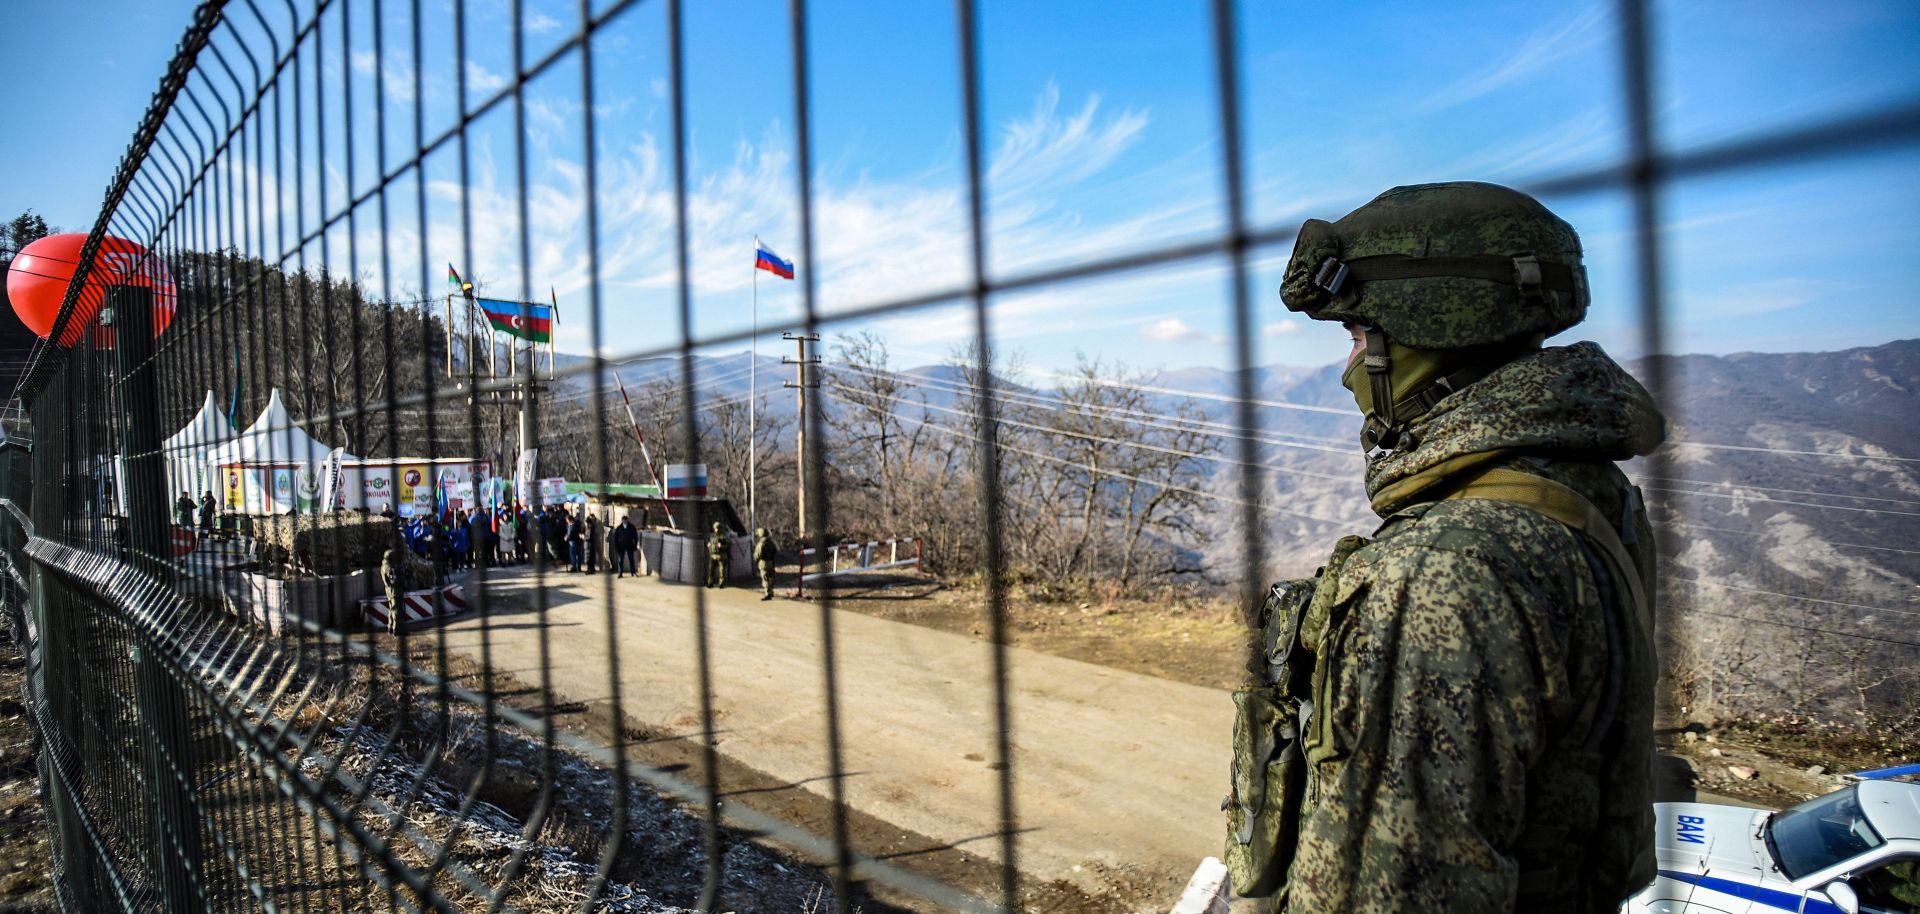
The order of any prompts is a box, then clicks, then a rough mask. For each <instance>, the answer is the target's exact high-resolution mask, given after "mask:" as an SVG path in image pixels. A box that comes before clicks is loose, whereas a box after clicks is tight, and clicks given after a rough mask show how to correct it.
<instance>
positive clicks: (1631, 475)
mask: <svg viewBox="0 0 1920 914" xmlns="http://www.w3.org/2000/svg"><path fill="white" fill-rule="evenodd" d="M1627 478H1628V479H1650V480H1654V481H1656V482H1677V483H1692V484H1694V485H1700V486H1727V487H1730V488H1741V489H1758V490H1760V491H1762V492H1781V493H1784V494H1787V495H1816V496H1819V497H1821V498H1853V499H1858V500H1860V501H1884V502H1891V503H1893V504H1897V505H1920V499H1911V498H1880V497H1877V496H1873V495H1848V494H1846V493H1843V492H1816V491H1813V490H1810V489H1781V488H1776V487H1774V486H1762V485H1755V484H1753V483H1745V482H1733V481H1731V480H1712V479H1687V478H1685V477H1680V476H1646V475H1643V474H1640V473H1628V474H1627ZM1670 491H1678V490H1670Z"/></svg>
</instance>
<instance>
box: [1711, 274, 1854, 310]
mask: <svg viewBox="0 0 1920 914" xmlns="http://www.w3.org/2000/svg"><path fill="white" fill-rule="evenodd" d="M1823 286H1824V289H1823ZM1823 290H1824V291H1832V284H1831V283H1826V284H1819V283H1815V282H1813V281H1812V280H1808V279H1804V278H1800V277H1792V276H1789V277H1781V278H1778V279H1763V280H1759V281H1757V282H1750V283H1744V284H1741V285H1738V286H1733V287H1731V288H1726V289H1720V290H1717V291H1716V292H1715V293H1714V294H1712V295H1709V296H1703V297H1701V298H1699V299H1697V300H1695V301H1692V302H1685V303H1683V306H1684V305H1688V304H1690V305H1692V306H1693V307H1695V308H1698V309H1699V310H1700V311H1701V312H1702V313H1704V314H1707V315H1712V316H1715V317H1751V316H1753V315H1756V314H1772V313H1773V312H1775V311H1785V310H1787V309H1788V308H1797V307H1799V306H1801V305H1804V304H1806V303H1808V302H1810V301H1813V300H1815V299H1816V298H1818V297H1819V295H1820V293H1821V292H1822V291H1823Z"/></svg>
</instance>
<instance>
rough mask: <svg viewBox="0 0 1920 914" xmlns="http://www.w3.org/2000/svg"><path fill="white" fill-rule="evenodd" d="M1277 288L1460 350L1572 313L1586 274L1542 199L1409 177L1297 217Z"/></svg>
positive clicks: (1580, 313) (1336, 315)
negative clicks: (1325, 216) (1345, 209)
mask: <svg viewBox="0 0 1920 914" xmlns="http://www.w3.org/2000/svg"><path fill="white" fill-rule="evenodd" d="M1280 298H1281V300H1282V301H1284V302H1285V303H1286V306H1287V307H1288V308H1289V309H1291V310H1294V311H1299V312H1303V313H1305V314H1306V315H1307V316H1308V317H1310V318H1313V319H1315V320H1324V321H1344V322H1350V323H1355V324H1364V325H1367V326H1370V327H1377V328H1379V329H1380V330H1382V331H1384V332H1385V333H1386V335H1387V336H1388V337H1390V338H1391V339H1393V340H1394V341H1395V342H1398V343H1401V344H1402V345H1406V346H1412V347H1415V348H1420V349H1462V348H1466V347H1471V346H1485V345H1491V344H1495V343H1502V342H1506V341H1509V340H1515V339H1520V338H1525V337H1536V336H1537V337H1546V336H1552V335H1553V334H1555V333H1559V332H1560V331H1562V330H1565V329H1567V328H1568V327H1571V326H1573V325H1574V324H1577V323H1579V322H1580V321H1581V319H1582V318H1584V317H1586V314H1587V274H1586V269H1585V268H1584V267H1582V266H1581V264H1580V237H1579V235H1577V234H1576V233H1575V232H1574V230H1573V226H1570V225H1568V224H1567V223H1566V222H1565V220H1562V219H1561V218H1560V217H1558V216H1555V215H1554V214H1553V213H1552V212H1551V211H1549V210H1548V209H1547V208H1546V207H1545V206H1542V205H1541V204H1540V201H1538V200H1535V199H1533V198H1532V197H1529V196H1527V195H1526V194H1523V193H1521V192H1519V191H1517V190H1513V189H1512V188H1507V187H1501V186H1500V185H1498V184H1484V183H1480V182H1477V181H1451V182H1447V183H1444V184H1410V185H1406V186H1404V187H1395V188H1392V189H1391V190H1388V191H1387V192H1386V193H1383V194H1381V195H1380V196H1378V197H1375V198H1373V200H1372V201H1370V202H1368V203H1367V204H1366V205H1365V206H1362V207H1360V208H1359V209H1356V210H1354V211H1353V212H1351V213H1348V214H1347V215H1345V216H1343V217H1341V219H1340V220H1339V221H1338V222H1325V221H1322V220H1319V219H1308V220H1307V221H1306V223H1305V224H1303V225H1301V226H1300V234H1299V237H1298V238H1296V239H1295V241H1294V245H1293V257H1292V259H1291V260H1289V261H1288V263H1287V272H1286V277H1285V278H1284V279H1283V280H1282V282H1281V285H1280Z"/></svg>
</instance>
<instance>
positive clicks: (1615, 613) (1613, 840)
mask: <svg viewBox="0 0 1920 914" xmlns="http://www.w3.org/2000/svg"><path fill="white" fill-rule="evenodd" d="M1475 463H1478V464H1479V465H1478V466H1473V467H1472V468H1470V469H1468V468H1464V467H1460V468H1457V469H1459V470H1463V472H1461V473H1460V477H1461V478H1460V481H1457V482H1456V481H1454V480H1448V483H1449V488H1450V491H1449V492H1448V494H1446V495H1445V496H1443V497H1442V498H1440V499H1439V500H1441V501H1448V500H1454V499H1466V498H1481V499H1489V500H1493V501H1500V502H1505V503H1508V504H1512V505H1517V506H1519V507H1523V508H1526V509H1529V510H1532V511H1535V512H1538V513H1540V514H1543V515H1546V516H1547V517H1550V518H1552V519H1553V520H1555V521H1558V522H1559V523H1561V524H1564V525H1565V526H1567V527H1569V528H1571V529H1572V530H1574V531H1575V532H1576V533H1578V534H1580V542H1581V543H1582V553H1583V555H1584V557H1585V559H1586V562H1587V564H1588V566H1589V570H1590V571H1591V573H1592V575H1593V578H1594V581H1595V582H1596V584H1597V585H1598V587H1599V590H1600V594H1601V598H1602V602H1603V603H1604V604H1605V606H1606V609H1607V612H1606V614H1605V629H1606V633H1607V668H1606V669H1607V675H1606V680H1605V685H1604V687H1603V692H1602V696H1601V700H1600V710H1599V712H1598V713H1597V714H1596V715H1595V718H1594V722H1593V726H1592V728H1591V730H1590V732H1589V733H1588V735H1587V738H1586V745H1585V747H1586V748H1587V749H1588V751H1590V752H1594V753H1598V754H1601V755H1609V754H1611V753H1610V752H1609V749H1610V748H1611V747H1613V746H1617V745H1618V744H1619V743H1620V741H1621V736H1622V734H1621V727H1620V715H1619V713H1618V712H1619V706H1620V693H1621V689H1622V679H1623V675H1624V670H1625V669H1626V664H1627V662H1628V661H1629V659H1630V658H1628V657H1627V656H1626V655H1627V654H1628V653H1629V652H1631V651H1635V650H1638V648H1636V647H1635V646H1636V645H1645V646H1649V647H1650V646H1651V644H1652V617H1651V606H1650V604H1649V602H1648V597H1647V593H1646V586H1647V581H1646V579H1645V578H1644V577H1643V576H1642V574H1641V573H1640V568H1639V566H1638V564H1637V563H1636V562H1635V561H1634V559H1633V556H1632V555H1631V553H1629V552H1628V551H1627V548H1626V545H1625V542H1623V541H1622V538H1621V536H1620V533H1619V532H1618V531H1617V530H1616V528H1615V526H1614V524H1613V523H1612V522H1611V521H1609V520H1608V519H1607V518H1606V517H1605V516H1603V515H1602V514H1601V512H1600V511H1599V509H1597V508H1595V507H1594V506H1593V504H1592V503H1591V502H1590V501H1588V500H1587V499H1586V498H1585V497H1584V496H1582V495H1581V494H1580V493H1578V492H1576V491H1574V490H1573V489H1571V488H1569V487H1567V486H1564V485H1561V484H1560V483H1557V482H1554V481H1553V480H1550V479H1546V478H1544V477H1541V476H1535V475H1533V474H1530V473H1524V472H1519V471H1516V470H1509V469H1504V468H1500V467H1493V468H1486V466H1485V463H1484V462H1481V461H1475ZM1436 488H1437V487H1436ZM1633 494H1635V495H1637V492H1634V493H1633ZM1433 504H1434V502H1432V501H1427V502H1423V503H1421V504H1419V505H1416V506H1414V507H1412V508H1409V509H1407V510H1406V512H1402V513H1407V512H1412V511H1424V510H1425V509H1427V508H1430V507H1431V506H1432V505H1433ZM1640 510H1641V509H1640V507H1639V499H1638V498H1637V497H1635V498H1629V499H1627V501H1626V510H1625V512H1623V517H1622V518H1621V525H1620V526H1621V529H1625V530H1627V531H1633V530H1635V529H1636V528H1637V525H1638V522H1639V520H1640V517H1639V512H1640ZM1399 516H1401V514H1399V513H1397V514H1395V515H1393V516H1392V517H1389V518H1388V519H1387V520H1388V522H1391V521H1392V520H1393V519H1394V518H1396V517H1399ZM1384 526H1385V524H1384V523H1383V524H1382V527H1384ZM1629 535H1631V534H1629ZM1367 543H1368V541H1367V540H1365V539H1362V538H1361V537H1357V536H1348V537H1343V538H1342V539H1341V540H1340V541H1339V543H1337V544H1336V545H1335V546H1334V552H1333V555H1332V556H1331V557H1330V558H1329V560H1328V563H1327V564H1326V565H1325V566H1322V567H1321V568H1320V569H1319V570H1317V571H1316V572H1315V573H1314V577H1313V578H1311V579H1307V580H1300V581H1287V582H1282V583H1279V584H1275V585H1273V587H1272V588H1271V589H1270V590H1269V591H1268V595H1267V598H1266V601H1265V603H1264V605H1263V606H1262V608H1261V613H1260V618H1259V620H1258V625H1259V637H1260V639H1261V640H1260V647H1261V651H1260V652H1259V660H1257V661H1256V662H1255V663H1254V666H1255V669H1252V670H1250V671H1249V672H1250V673H1251V675H1250V677H1249V679H1250V682H1249V684H1248V685H1247V686H1246V687H1245V688H1242V689H1240V690H1238V691H1236V692H1234V693H1233V701H1234V708H1235V718H1234V729H1233V763H1232V770H1231V781H1230V790H1231V792H1230V793H1229V794H1228V795H1227V797H1226V798H1225V800H1223V801H1222V808H1223V809H1225V810H1226V812H1227V840H1226V847H1225V853H1224V855H1223V856H1224V858H1225V860H1226V864H1227V870H1228V874H1229V876H1230V877H1231V880H1232V885H1233V888H1234V890H1235V892H1236V893H1237V894H1240V895H1242V896H1244V897H1249V898H1257V897H1270V898H1271V899H1272V909H1273V910H1276V911H1278V910H1283V909H1284V908H1285V906H1286V896H1287V888H1288V886H1287V877H1288V870H1289V869H1290V867H1291V866H1292V863H1293V857H1294V851H1295V845H1296V842H1297V839H1298V836H1299V826H1300V821H1301V813H1302V809H1303V808H1304V806H1305V804H1306V802H1307V800H1308V792H1309V790H1310V789H1311V784H1310V782H1309V776H1308V770H1307V768H1308V766H1307V761H1306V757H1305V752H1304V748H1303V746H1304V743H1305V741H1306V736H1307V734H1308V733H1311V732H1313V729H1314V728H1315V727H1316V726H1325V721H1324V719H1320V717H1317V716H1316V714H1315V709H1316V705H1320V706H1324V705H1326V704H1327V696H1326V695H1325V690H1326V687H1327V683H1326V680H1327V678H1328V677H1327V675H1326V670H1327V668H1326V665H1324V664H1317V663H1316V662H1315V657H1314V653H1313V651H1314V649H1318V648H1320V647H1321V645H1320V643H1319V642H1320V640H1321V638H1322V637H1323V636H1324V635H1325V633H1326V631H1327V627H1328V625H1329V623H1330V614H1331V612H1332V609H1333V604H1334V602H1335V599H1334V596H1335V594H1334V591H1335V589H1336V588H1335V587H1334V586H1326V587H1321V586H1319V585H1320V584H1321V582H1323V581H1325V582H1328V583H1329V585H1331V584H1332V583H1333V582H1337V581H1338V579H1339V576H1340V571H1341V568H1342V566H1344V565H1345V563H1346V560H1347V558H1348V557H1349V556H1350V555H1352V554H1353V552H1354V551H1355V550H1357V549H1359V548H1361V547H1362V546H1365V545H1367ZM1640 659H1641V660H1643V661H1649V662H1650V660H1651V658H1650V657H1643V658H1640ZM1322 738H1323V739H1324V738H1325V737H1324V735H1323V737H1322ZM1599 774H1600V777H1601V783H1600V784H1599V796H1600V799H1599V802H1598V811H1597V815H1598V818H1597V819H1596V821H1595V823H1594V828H1593V831H1592V833H1590V834H1583V835H1574V834H1570V833H1568V832H1567V830H1566V829H1565V828H1561V827H1558V826H1557V825H1556V824H1554V823H1544V822H1542V823H1530V824H1529V826H1528V828H1527V830H1526V832H1525V833H1524V834H1523V835H1522V836H1521V838H1520V840H1519V841H1518V842H1517V844H1518V845H1520V846H1524V847H1525V848H1526V849H1527V853H1526V854H1525V857H1524V859H1522V860H1520V861H1519V863H1520V866H1521V871H1520V877H1519V886H1518V895H1519V897H1518V899H1517V901H1516V905H1517V909H1518V910H1533V909H1536V908H1538V907H1539V906H1540V904H1541V902H1542V901H1544V900H1545V899H1546V898H1547V897H1548V896H1549V895H1551V894H1552V893H1553V892H1555V891H1560V890H1563V889H1564V888H1565V887H1566V886H1567V885H1569V884H1570V880H1574V879H1577V878H1579V876H1580V874H1579V873H1575V872H1570V871H1565V870H1570V869H1571V868H1570V867H1564V866H1563V864H1564V863H1565V862H1567V861H1574V860H1579V859H1582V858H1585V859H1587V860H1588V861H1589V864H1590V865H1589V867H1588V868H1589V870H1595V871H1598V874H1599V878H1603V879H1607V880H1609V881H1610V882H1612V881H1615V880H1617V881H1618V883H1619V884H1622V885H1639V884H1641V883H1643V882H1646V881H1650V880H1651V879H1652V878H1653V875H1654V872H1653V860H1652V858H1651V856H1650V851H1651V847H1650V843H1649V841H1650V837H1651V836H1650V835H1648V836H1641V837H1640V838H1636V837H1635V835H1636V834H1637V832H1638V831H1640V830H1641V829H1640V827H1639V825H1640V822H1639V815H1638V812H1636V811H1635V810H1633V809H1623V808H1615V807H1610V805H1609V804H1608V802H1607V800H1606V798H1607V797H1608V796H1615V797H1620V796H1631V795H1633V794H1634V792H1635V791H1634V787H1633V785H1631V784H1628V783H1625V779H1626V778H1628V777H1631V774H1630V773H1627V772H1626V771H1625V770H1624V769H1623V768H1622V766H1619V765H1614V766H1611V767H1603V769H1602V770H1601V771H1600V772H1599ZM1642 789H1644V788H1642ZM1616 806H1617V804H1616ZM1642 839H1646V840H1642ZM1575 845H1578V847H1577V848H1576V847H1575ZM1643 877H1644V878H1643Z"/></svg>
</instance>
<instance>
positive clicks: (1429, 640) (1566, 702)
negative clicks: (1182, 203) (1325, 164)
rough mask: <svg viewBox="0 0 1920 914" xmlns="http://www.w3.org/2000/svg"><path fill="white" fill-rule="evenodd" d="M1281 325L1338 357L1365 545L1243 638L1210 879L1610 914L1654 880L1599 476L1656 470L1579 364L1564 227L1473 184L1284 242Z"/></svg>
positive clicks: (1575, 248)
mask: <svg viewBox="0 0 1920 914" xmlns="http://www.w3.org/2000/svg"><path fill="white" fill-rule="evenodd" d="M1280 291H1281V297H1282V299H1283V300H1284V301H1285V303H1286V306H1287V307H1288V308H1290V309H1292V310H1294V311H1298V312H1303V313H1305V314H1306V315H1307V316H1308V317H1311V318H1314V319H1316V320H1325V321H1339V322H1341V323H1343V324H1344V325H1345V326H1346V329H1347V330H1348V331H1349V333H1350V335H1351V337H1352V339H1353V350H1352V352H1351V353H1350V354H1349V357H1348V363H1347V367H1346V371H1345V373H1344V374H1343V376H1342V382H1343V383H1344V385H1345V386H1346V387H1347V388H1348V389H1349V390H1351V391H1352V392H1353V395H1354V399H1355V401H1356V402H1357V403H1358V405H1359V407H1360V411H1361V413H1362V414H1363V423H1364V424H1363V427H1362V432H1361V444H1362V446H1363V449H1364V451H1365V454H1366V491H1367V494H1368V496H1369V498H1370V500H1371V503H1372V508H1373V510H1374V511H1375V512H1376V513H1378V514H1379V515H1380V517H1381V518H1382V519H1383V521H1382V523H1381V525H1380V526H1379V528H1378V529H1377V530H1376V531H1375V532H1374V534H1373V536H1372V538H1371V539H1365V538H1361V537H1356V536H1349V537H1346V538H1344V539H1342V540H1341V541H1340V542H1339V543H1338V544H1337V545H1336V546H1335V548H1334V550H1333V553H1332V556H1331V558H1330V559H1329V560H1328V561H1327V563H1326V565H1325V566H1323V567H1322V569H1321V570H1320V571H1319V572H1318V573H1317V574H1316V576H1315V578H1314V579H1312V580H1307V581H1291V582H1283V583H1282V584H1279V585H1275V587H1274V590H1273V591H1272V592H1271V595H1270V597H1269V599H1268V601H1267V604H1266V606H1265V607H1264V609H1263V610H1262V622H1263V626H1264V627H1263V629H1262V633H1261V636H1260V637H1261V640H1260V641H1259V643H1258V644H1259V647H1261V648H1262V650H1261V651H1258V652H1256V653H1255V656H1254V657H1253V659H1252V660H1251V662H1250V665H1251V667H1252V669H1251V670H1250V672H1251V674H1252V675H1251V676H1250V679H1249V683H1248V687H1247V688H1246V689H1243V690H1241V691H1240V692H1236V693H1235V696H1234V699H1235V703H1236V706H1237V710H1238V712H1239V714H1238V719H1237V721H1236V723H1235V734H1234V746H1235V758H1234V765H1233V784H1232V792H1231V793H1230V794H1229V796H1228V798H1227V799H1228V802H1227V804H1226V805H1227V809H1228V810H1229V812H1228V837H1227V842H1226V852H1227V858H1228V864H1229V871H1230V873H1231V875H1232V876H1233V879H1234V883H1235V885H1236V888H1237V889H1239V890H1240V891H1241V893H1242V894H1247V895H1268V896H1271V897H1272V899H1273V908H1274V910H1285V911H1298V912H1308V911H1311V912H1369V914H1372V912H1379V914H1386V912H1396V914H1414V912H1443V911H1444V912H1460V914H1468V912H1474V914H1480V912H1497V911H1552V912H1574V914H1584V912H1602V911H1608V912H1611V911H1616V910H1618V909H1619V907H1620V903H1621V901H1622V900H1623V899H1625V898H1626V897H1627V896H1629V895H1631V894H1632V893H1633V892H1635V891H1637V890H1639V889H1640V888H1642V887H1643V886H1645V885H1647V884H1648V883H1649V882H1650V881H1652V879H1653V877H1654V857H1653V842H1654V835H1653V818H1652V805H1651V804H1652V800H1653V796H1652V780H1651V765H1652V759H1653V744H1652V740H1653V710H1654V707H1653V706H1654V675H1655V666H1654V654H1653V635H1652V618H1653V615H1652V614H1653V606H1652V605H1651V600H1652V597H1653V575H1654V561H1655V555H1654V544H1653V540H1652V531H1651V529H1650V528H1649V527H1648V524H1647V520H1646V516H1645V513H1644V511H1643V509H1642V506H1641V503H1640V499H1639V494H1638V491H1637V490H1635V489H1634V488H1633V487H1632V486H1630V485H1629V484H1628V482H1627V479H1626V477H1625V476H1624V475H1623V474H1622V473H1621V471H1620V470H1619V468H1618V467H1616V466H1615V465H1614V462H1615V461H1619V460H1626V459H1628V458H1631V457H1634V456H1637V455H1642V454H1646V453H1648V452H1649V451H1652V450H1653V449H1654V448H1655V447H1656V446H1657V445H1659V444H1660V442H1661V439H1662V437H1663V435H1664V433H1665V432H1664V424H1665V423H1664V420H1663V419H1662V417H1661V415H1660V413H1659V411H1658V409H1657V408H1656V406H1655V404H1654V402H1653V400H1652V398H1651V397H1649V396H1648V394H1647V392H1646V390H1645V389H1643V388H1642V387H1641V386H1640V384H1639V383H1638V382H1636V381H1635V380H1634V379H1633V378H1632V377H1631V376H1629V375H1628V374H1627V372H1626V371H1624V370H1623V369H1622V368H1621V367H1620V366H1619V365H1618V364H1616V363H1615V362H1614V361H1613V360H1612V359H1611V358H1609V357H1608V356H1607V354H1606V353H1605V352H1603V351H1601V348H1600V347H1599V346H1598V345H1595V344H1593V343H1590V342H1581V343H1574V344H1572V345H1569V346H1553V347H1547V346H1544V341H1545V339H1546V338H1547V337H1549V336H1552V335H1554V334H1557V333H1559V332H1561V331H1563V330H1566V329H1567V328H1569V327H1571V326H1573V325H1574V324H1576V323H1578V322H1579V321H1580V320H1581V319H1582V318H1583V317H1584V316H1585V314H1586V309H1587V301H1588V297H1587V281H1586V274H1585V271H1584V268H1583V267H1582V265H1581V251H1580V241H1579V238H1578V236H1577V235H1576V234H1575V232H1574V230H1573V228H1572V227H1571V226H1570V225H1568V224H1567V223H1566V222H1564V221H1562V220H1561V219H1560V218H1558V217H1557V216H1555V215H1554V214H1553V213H1551V212H1549V211H1548V210H1547V209H1546V208H1545V207H1544V206H1542V205H1541V204H1540V203H1539V202H1538V201H1536V200H1534V199H1533V198H1531V197H1529V196H1527V195H1525V194H1522V193H1519V192H1517V191H1513V190H1510V189H1508V188H1504V187H1499V186H1496V185H1492V184H1479V183H1465V182H1462V183H1447V184H1422V185H1414V186H1407V187H1396V188H1393V189H1392V190H1389V191H1387V192H1386V193H1383V194H1381V195H1380V196H1379V197H1377V198H1375V199H1374V200H1373V201H1372V202H1370V203H1368V204H1366V205H1365V206H1362V207H1361V208H1359V209H1358V210H1355V211H1354V212H1352V213H1350V214H1348V215H1347V216H1346V217H1344V218H1342V219H1341V220H1339V221H1338V222H1333V223H1327V222H1323V221H1320V220H1308V221H1307V222H1306V224H1305V225H1303V226H1302V227H1301V229H1300V234H1299V236H1298V238H1297V239H1296V242H1295V247H1294V251H1293V256H1292V258H1291V260H1290V262H1289V263H1288V265H1287V269H1286V274H1285V278H1284V280H1283V284H1282V286H1281V290H1280Z"/></svg>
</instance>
